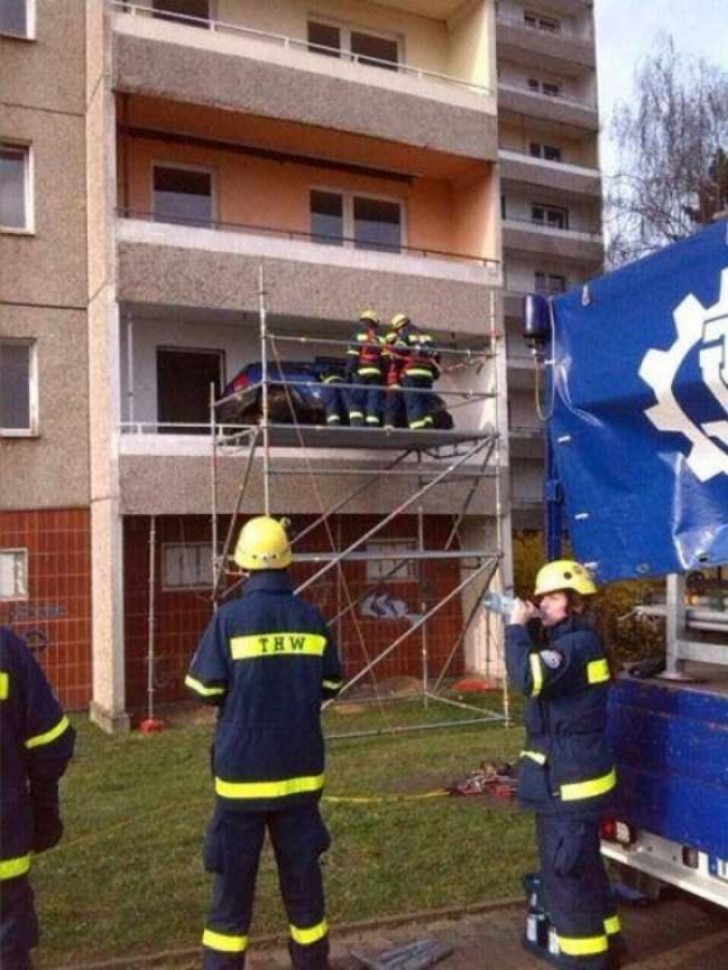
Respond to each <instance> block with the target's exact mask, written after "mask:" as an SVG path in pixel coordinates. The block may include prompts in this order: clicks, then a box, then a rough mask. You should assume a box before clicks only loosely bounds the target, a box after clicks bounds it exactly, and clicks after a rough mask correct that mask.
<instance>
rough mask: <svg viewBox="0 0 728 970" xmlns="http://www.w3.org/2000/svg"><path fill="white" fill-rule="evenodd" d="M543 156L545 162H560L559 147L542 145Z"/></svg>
mask: <svg viewBox="0 0 728 970" xmlns="http://www.w3.org/2000/svg"><path fill="white" fill-rule="evenodd" d="M543 157H544V158H545V159H546V161H547V162H560V161H561V149H560V148H556V147H555V146H554V145H544V146H543Z"/></svg>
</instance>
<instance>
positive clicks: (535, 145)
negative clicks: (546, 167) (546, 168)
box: [528, 141, 561, 162]
mask: <svg viewBox="0 0 728 970" xmlns="http://www.w3.org/2000/svg"><path fill="white" fill-rule="evenodd" d="M528 148H529V152H530V153H531V156H532V157H533V158H543V159H545V160H546V161H547V162H560V161H561V149H560V148H556V146H555V145H542V144H540V142H537V141H532V142H531V143H530V144H529V146H528Z"/></svg>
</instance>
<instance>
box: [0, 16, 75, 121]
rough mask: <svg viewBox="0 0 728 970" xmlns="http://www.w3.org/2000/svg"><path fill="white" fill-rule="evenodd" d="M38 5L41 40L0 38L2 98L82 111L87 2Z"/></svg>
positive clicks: (23, 103)
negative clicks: (85, 6) (85, 11)
mask: <svg viewBox="0 0 728 970" xmlns="http://www.w3.org/2000/svg"><path fill="white" fill-rule="evenodd" d="M35 7H36V17H35V20H36V39H35V40H33V41H23V40H13V39H11V38H9V37H0V64H1V65H2V93H1V94H0V97H2V100H3V101H5V102H7V103H8V104H17V105H23V106H24V107H27V108H43V109H44V110H45V111H67V112H71V113H72V114H82V113H83V110H84V104H85V98H84V83H85V82H84V3H83V0H35Z"/></svg>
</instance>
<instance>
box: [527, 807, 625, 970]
mask: <svg viewBox="0 0 728 970" xmlns="http://www.w3.org/2000/svg"><path fill="white" fill-rule="evenodd" d="M536 839H537V842H538V850H539V855H540V859H541V875H542V878H543V888H544V897H545V902H546V908H547V909H548V911H549V914H550V916H551V922H552V923H553V925H554V927H555V928H556V934H557V936H558V940H559V947H560V951H561V952H560V955H559V957H558V960H557V961H555V962H557V965H558V966H560V967H563V968H564V970H609V968H610V967H612V966H614V961H615V956H616V954H617V953H618V952H619V950H620V949H621V947H622V946H623V943H622V938H621V933H620V925H619V917H618V916H617V913H616V908H615V903H614V898H613V894H612V891H611V888H610V885H609V878H608V876H607V872H606V869H605V866H604V860H603V858H602V854H601V851H600V845H599V819H598V817H597V816H596V815H594V814H593V813H590V812H587V811H584V812H581V813H580V812H573V813H568V814H547V813H543V814H542V813H537V814H536Z"/></svg>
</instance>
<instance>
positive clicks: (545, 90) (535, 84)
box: [528, 77, 561, 98]
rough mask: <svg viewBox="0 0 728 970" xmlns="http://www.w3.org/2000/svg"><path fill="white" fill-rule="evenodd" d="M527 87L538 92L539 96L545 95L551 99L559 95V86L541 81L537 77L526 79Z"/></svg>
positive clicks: (551, 82) (553, 82)
mask: <svg viewBox="0 0 728 970" xmlns="http://www.w3.org/2000/svg"><path fill="white" fill-rule="evenodd" d="M528 87H529V89H530V90H531V91H538V92H539V94H547V95H548V96H549V97H551V98H557V97H558V96H559V94H560V93H561V85H560V84H557V83H556V82H555V81H543V80H541V79H540V78H537V77H530V78H529V79H528Z"/></svg>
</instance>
